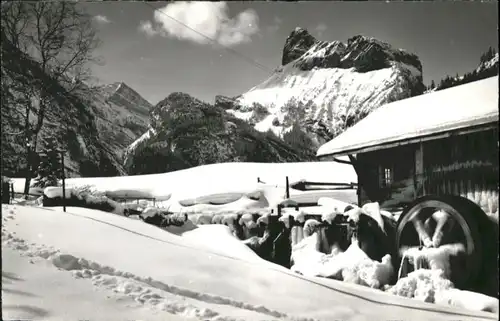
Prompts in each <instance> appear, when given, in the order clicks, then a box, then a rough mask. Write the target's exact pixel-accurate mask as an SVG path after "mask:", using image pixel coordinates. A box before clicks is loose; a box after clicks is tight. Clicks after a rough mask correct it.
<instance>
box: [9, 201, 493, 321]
mask: <svg viewBox="0 0 500 321" xmlns="http://www.w3.org/2000/svg"><path fill="white" fill-rule="evenodd" d="M4 213H5V214H4ZM2 214H4V215H2V219H3V226H2V247H9V248H11V249H14V250H15V251H19V252H20V253H23V255H27V256H31V257H32V258H33V259H43V260H46V259H48V260H47V262H49V263H50V264H52V265H53V266H58V267H59V268H60V269H61V270H62V271H69V272H70V273H71V274H72V275H73V276H74V277H75V278H80V279H82V280H88V281H89V282H92V283H93V284H94V285H95V286H96V287H98V288H107V289H109V290H111V291H114V294H113V295H119V294H120V295H126V296H129V297H130V298H133V299H134V300H136V302H137V303H140V304H141V306H144V307H146V308H148V309H149V308H151V309H153V310H154V311H167V312H170V313H174V314H178V315H180V316H183V317H185V318H187V317H191V318H195V319H202V320H210V321H216V320H221V321H222V320H234V319H240V318H243V319H245V320H251V321H254V320H255V321H257V320H264V319H273V320H313V319H314V320H337V319H342V320H359V318H364V319H368V318H370V319H373V318H375V319H379V320H385V319H388V318H391V317H392V316H393V315H394V314H396V315H405V316H407V317H408V318H409V319H412V320H436V319H439V320H456V319H464V318H471V317H472V318H476V319H478V320H494V319H495V317H496V316H495V315H492V314H491V313H476V312H474V313H471V312H467V311H465V310H461V309H460V308H453V309H449V308H446V307H439V308H438V307H437V306H434V305H428V304H425V303H421V304H420V303H419V302H416V301H413V302H410V301H407V300H405V299H404V298H398V297H396V296H392V295H389V294H386V293H383V292H377V291H374V290H372V289H369V288H363V287H358V286H352V285H350V284H346V283H338V282H335V281H334V280H328V279H311V278H308V277H304V276H299V275H296V274H293V273H292V272H290V271H289V270H287V269H285V268H282V267H280V266H277V265H275V264H271V263H269V262H266V261H264V260H262V259H260V258H258V257H257V256H256V255H255V254H253V253H251V251H248V249H246V248H244V247H241V242H239V241H238V240H236V239H234V238H233V237H231V236H228V232H227V230H226V232H222V230H221V228H223V227H222V226H218V225H211V226H202V227H198V229H195V230H192V231H185V232H183V233H179V234H175V233H168V232H166V231H164V230H161V229H158V228H156V227H154V226H151V225H148V224H144V223H142V222H140V221H136V220H131V219H128V218H125V217H122V216H118V215H113V214H110V213H105V212H100V211H95V210H89V209H85V208H71V207H70V208H68V209H67V213H63V212H62V211H61V209H60V208H34V207H33V208H30V207H22V206H11V205H9V206H4V207H3V209H2ZM205 228H206V229H205ZM203 229H205V230H203ZM204 233H206V234H204ZM212 233H213V234H212ZM214 234H217V236H219V237H220V238H219V239H216V238H215V237H214ZM223 234H225V235H226V236H222V235H223ZM89 236H91V237H89ZM224 237H227V238H224ZM211 242H212V243H211ZM230 242H232V244H233V245H231V243H230ZM124 246H125V249H126V250H124ZM223 246H224V247H225V246H227V247H229V248H230V247H234V248H233V249H224V247H223ZM244 251H245V252H244ZM223 252H225V253H228V252H231V255H226V254H222V253H223ZM252 255H253V256H254V257H255V259H251V256H252ZM243 257H244V258H243ZM135 258H140V259H135ZM59 273H63V272H59ZM4 296H5V293H4ZM50 298H51V296H50V295H49V296H48V297H44V298H43V301H40V302H45V301H46V300H50ZM332 302H335V303H336V304H334V305H332ZM62 303H64V301H63V302H62ZM42 304H43V303H42ZM103 304H105V303H104V302H103ZM95 308H96V309H98V308H99V306H96V307H95ZM251 313H253V314H252V317H250V314H251ZM247 316H248V317H247ZM67 317H68V318H67V319H78V318H79V316H77V315H68V316H67ZM48 319H50V318H48ZM146 319H150V318H146ZM168 319H170V318H168Z"/></svg>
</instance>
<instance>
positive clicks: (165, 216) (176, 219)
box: [139, 207, 188, 228]
mask: <svg viewBox="0 0 500 321" xmlns="http://www.w3.org/2000/svg"><path fill="white" fill-rule="evenodd" d="M139 218H140V219H141V220H143V221H144V222H146V223H148V224H151V225H155V226H158V227H162V228H163V227H168V226H183V225H184V224H186V223H187V222H188V215H187V214H182V213H170V212H168V210H167V211H165V210H163V209H160V208H157V207H147V208H145V209H144V210H143V211H142V213H141V214H139Z"/></svg>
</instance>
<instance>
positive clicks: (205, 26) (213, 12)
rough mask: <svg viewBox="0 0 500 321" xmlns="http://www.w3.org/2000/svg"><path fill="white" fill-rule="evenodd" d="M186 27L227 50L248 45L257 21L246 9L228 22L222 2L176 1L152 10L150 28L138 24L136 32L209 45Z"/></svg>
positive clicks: (253, 13)
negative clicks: (152, 18)
mask: <svg viewBox="0 0 500 321" xmlns="http://www.w3.org/2000/svg"><path fill="white" fill-rule="evenodd" d="M162 12H163V13H162ZM169 16H170V17H172V18H173V19H175V20H177V21H175V20H173V19H171V18H170V17H169ZM186 26H189V27H190V28H192V29H194V30H196V31H198V32H199V33H201V34H203V35H205V36H207V37H208V38H211V39H214V40H215V41H216V42H217V43H219V44H221V45H223V46H228V47H230V46H236V45H238V44H241V43H246V42H250V41H251V37H252V36H253V35H254V34H256V33H257V32H258V31H259V17H258V16H257V13H256V12H255V11H254V10H252V9H247V10H245V11H242V12H240V13H238V14H237V15H236V16H234V17H233V18H230V17H229V15H228V7H227V4H226V3H225V2H185V1H180V2H174V3H170V4H168V5H167V6H165V7H163V8H160V9H158V10H156V11H155V12H154V25H153V23H152V22H151V21H142V22H141V25H140V26H139V29H140V30H141V31H143V32H144V33H146V34H147V35H148V36H154V35H156V34H159V35H161V36H163V37H171V38H177V39H181V40H186V41H192V42H195V43H198V44H208V43H211V42H212V41H211V40H210V39H207V37H205V36H203V35H201V34H199V33H197V32H196V31H193V30H191V29H189V28H188V27H186Z"/></svg>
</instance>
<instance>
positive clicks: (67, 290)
mask: <svg viewBox="0 0 500 321" xmlns="http://www.w3.org/2000/svg"><path fill="white" fill-rule="evenodd" d="M14 217H15V212H14V211H13V210H8V211H7V213H6V215H5V216H4V218H3V220H4V221H8V220H11V219H14ZM2 250H3V251H2V252H4V250H5V252H4V253H5V255H7V257H3V258H4V260H5V261H7V262H8V264H4V266H3V268H2V281H3V282H4V281H5V279H8V280H9V279H10V280H15V281H25V280H24V279H22V278H20V277H19V275H26V274H27V275H30V279H29V282H25V283H24V286H16V288H14V289H5V288H4V289H3V290H2V291H3V292H2V295H3V298H4V300H3V309H5V311H6V313H7V314H6V315H7V316H10V317H9V318H11V319H17V318H29V319H38V318H40V319H43V320H48V319H50V320H56V319H57V320H64V319H68V318H69V317H68V315H69V314H72V315H73V316H78V317H79V318H83V319H92V320H96V319H102V317H103V315H106V320H108V319H109V318H108V317H107V316H108V315H110V316H112V317H113V319H112V320H125V319H127V320H131V319H134V318H135V316H134V315H136V316H137V319H147V320H165V318H167V319H168V320H174V321H175V320H214V321H232V320H250V321H252V320H255V321H257V320H271V319H272V320H275V319H277V318H280V319H282V317H284V314H282V313H279V312H276V311H270V310H268V309H266V308H265V307H254V306H251V305H248V304H245V303H242V302H236V301H234V300H229V299H223V298H220V297H216V296H211V295H208V294H203V293H197V292H194V291H190V290H186V289H180V288H177V287H174V286H169V285H167V284H164V283H162V282H160V281H155V280H153V279H151V278H150V277H147V278H142V277H139V276H137V275H133V274H131V273H127V272H122V271H119V270H115V269H114V268H112V267H109V266H102V265H100V264H98V263H96V262H92V261H88V260H85V259H83V258H77V257H74V256H72V255H70V254H61V253H60V251H58V250H55V249H53V248H50V247H47V246H44V245H40V244H35V243H31V244H28V243H27V242H26V241H25V240H23V239H21V238H18V237H16V236H15V232H13V233H10V232H7V231H6V230H5V229H4V228H3V227H2ZM16 252H17V253H16ZM19 254H21V256H19ZM23 257H25V258H23ZM5 261H4V262H5ZM32 264H34V265H36V266H32ZM54 267H55V268H58V269H59V270H60V271H61V272H62V271H66V272H69V273H61V272H58V271H57V270H56V269H54ZM9 271H16V273H13V272H9ZM71 276H73V280H72V281H70V280H69V278H71ZM77 279H88V280H90V281H91V282H92V284H93V285H94V286H95V289H97V290H94V291H95V292H92V291H90V290H89V287H90V288H91V286H90V283H89V282H86V283H83V282H82V281H83V280H77ZM7 282H9V281H7ZM54 286H55V288H54ZM26 288H27V289H30V290H29V291H26V290H25V289H26ZM49 288H50V289H51V290H50V294H49V293H47V290H48V289H49ZM53 291H54V292H53ZM33 292H38V293H44V292H45V293H44V294H38V295H37V294H33ZM54 294H55V295H54ZM96 294H97V295H96ZM117 295H118V296H117ZM19 296H27V297H30V298H32V300H31V301H33V302H32V303H31V302H30V303H31V304H23V305H19V304H18V303H17V302H18V300H19V298H18V297H19ZM40 298H43V299H42V300H41V299H40ZM46 298H49V300H46ZM68 298H69V299H70V300H69V301H70V302H67V301H66V300H67V299H68ZM61 300H63V301H64V302H65V304H64V305H61ZM110 300H111V303H106V304H104V305H103V304H102V303H103V302H105V301H110ZM23 301H24V300H23ZM72 303H73V304H76V305H78V304H79V308H78V309H77V311H75V310H74V309H73V307H72ZM37 306H43V308H41V307H37ZM95 306H97V307H98V309H97V311H96V309H95ZM101 306H103V308H102V309H103V310H102V311H101V310H100V309H101ZM147 308H149V309H150V311H144V309H147ZM115 310H117V311H118V310H120V312H119V313H118V312H117V311H115ZM50 311H55V312H50ZM131 311H132V312H131ZM162 311H163V312H164V313H161V312H162ZM151 312H152V313H151ZM52 314H56V315H61V317H57V316H56V317H53V316H52ZM89 315H90V316H89ZM151 315H153V319H152V318H151ZM132 316H134V317H132ZM71 318H73V317H71Z"/></svg>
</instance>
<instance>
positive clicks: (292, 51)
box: [281, 27, 317, 65]
mask: <svg viewBox="0 0 500 321" xmlns="http://www.w3.org/2000/svg"><path fill="white" fill-rule="evenodd" d="M316 42H317V40H316V38H314V37H313V36H312V35H311V34H310V33H309V32H308V31H307V30H306V29H303V28H300V27H297V28H295V30H294V31H292V33H291V34H290V35H289V36H288V38H286V41H285V48H284V49H283V57H282V59H281V64H282V65H286V64H288V63H289V62H291V61H293V60H295V59H297V58H299V57H300V56H302V55H303V54H304V53H305V52H306V51H307V50H309V48H311V46H313V45H314V44H315V43H316Z"/></svg>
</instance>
